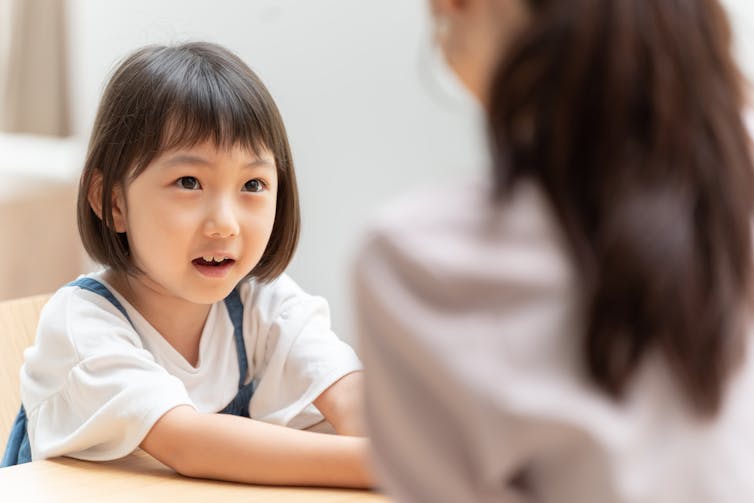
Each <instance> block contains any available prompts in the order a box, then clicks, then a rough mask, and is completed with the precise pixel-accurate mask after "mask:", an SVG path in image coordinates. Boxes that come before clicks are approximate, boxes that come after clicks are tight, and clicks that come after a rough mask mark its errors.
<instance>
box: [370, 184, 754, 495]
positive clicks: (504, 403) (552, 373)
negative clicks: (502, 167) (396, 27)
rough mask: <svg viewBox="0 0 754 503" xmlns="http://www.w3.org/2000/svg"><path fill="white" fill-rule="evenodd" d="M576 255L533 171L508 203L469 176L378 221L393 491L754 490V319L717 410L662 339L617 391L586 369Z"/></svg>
mask: <svg viewBox="0 0 754 503" xmlns="http://www.w3.org/2000/svg"><path fill="white" fill-rule="evenodd" d="M572 264H573V259H572V256H571V253H570V252H569V248H568V245H567V243H566V240H565V237H564V236H563V233H562V230H561V229H560V227H559V225H558V224H557V222H556V219H555V218H554V214H553V211H552V209H551V205H550V203H549V202H548V200H547V198H546V197H545V196H544V194H543V192H542V191H541V190H540V189H539V188H538V186H537V185H536V184H533V183H526V182H524V183H520V184H519V185H518V186H517V188H516V189H515V190H514V191H513V192H512V194H511V195H510V197H509V198H508V199H507V200H505V201H504V202H500V203H494V202H493V198H492V195H491V193H490V189H489V187H488V186H486V185H485V184H484V183H462V184H458V183H456V184H454V185H452V186H447V187H441V188H438V189H436V190H433V191H431V192H425V193H423V194H421V195H418V196H414V197H411V198H408V199H406V200H405V201H404V202H403V203H399V204H397V205H395V206H393V207H392V208H391V209H390V210H389V211H387V212H385V213H383V214H382V215H381V216H380V217H379V218H378V220H377V221H376V223H375V225H374V226H373V228H372V232H371V233H370V234H369V238H368V241H367V244H366V246H365V248H364V250H363V251H362V253H361V255H360V257H359V259H358V261H357V264H356V268H355V271H356V291H357V296H358V298H357V305H358V306H360V308H361V311H360V313H359V315H360V327H359V328H360V331H361V334H362V339H361V341H360V342H361V345H362V348H363V355H364V359H365V365H366V366H367V368H368V370H369V374H368V380H367V385H368V389H367V392H366V396H367V398H368V414H369V415H370V424H371V433H372V435H373V440H374V445H375V449H376V452H377V460H378V469H379V470H380V471H381V472H382V473H383V474H386V475H387V477H386V480H387V485H388V488H389V489H391V490H392V491H393V493H394V494H395V495H396V496H398V498H399V500H401V501H438V502H441V501H448V502H451V501H454V502H455V501H501V500H503V501H505V500H504V499H503V498H504V495H505V496H508V497H509V498H511V501H518V500H517V499H516V498H520V501H532V502H533V501H536V502H579V503H589V502H595V503H611V502H616V503H617V502H620V503H639V502H658V501H662V502H663V503H674V502H679V503H680V502H684V503H687V502H695V501H698V502H708V501H709V502H713V501H714V502H720V503H722V502H731V503H732V502H737V503H738V502H741V501H752V500H754V480H752V478H751V477H750V476H749V470H750V467H751V466H754V450H752V449H751V448H750V446H752V445H754V407H752V406H751V402H750V397H751V396H754V354H751V353H752V350H751V344H750V340H751V339H752V337H754V325H751V324H750V325H749V326H750V328H749V330H748V335H747V336H746V345H745V347H746V356H745V358H743V365H742V366H741V367H740V368H739V370H738V371H737V372H736V373H734V374H733V375H732V378H731V380H730V384H729V385H728V388H727V393H726V396H725V397H724V400H723V403H722V407H721V409H720V412H719V414H718V415H717V416H715V417H713V418H703V417H702V418H700V417H699V416H698V414H696V413H695V412H694V411H693V410H692V409H691V408H690V405H689V403H688V400H687V399H686V397H685V395H684V392H683V390H682V389H680V387H679V385H678V383H677V381H676V379H675V378H674V376H673V375H672V373H671V372H670V370H669V369H668V366H667V364H666V362H665V359H664V358H663V357H662V356H661V355H660V354H659V353H658V352H657V351H654V352H651V353H650V354H648V355H647V357H646V358H645V360H644V361H643V363H642V364H641V365H640V367H639V368H638V370H637V371H636V373H635V375H634V376H633V378H632V380H631V383H630V386H629V388H628V389H627V390H626V394H625V396H624V398H623V400H618V399H614V398H612V397H610V396H608V394H607V393H605V392H604V391H602V390H601V389H599V388H598V387H597V386H596V385H595V384H593V382H592V381H591V379H590V378H589V377H588V375H587V373H586V372H585V370H584V362H583V351H582V349H581V346H580V344H579V343H580V341H581V340H582V338H583V335H582V334H583V332H584V325H585V319H584V318H585V317H584V314H583V313H584V310H583V301H584V299H583V285H582V283H581V279H580V276H579V275H578V274H577V273H576V271H575V268H574V266H573V265H572ZM667 302H668V303H672V302H674V299H672V298H668V299H667Z"/></svg>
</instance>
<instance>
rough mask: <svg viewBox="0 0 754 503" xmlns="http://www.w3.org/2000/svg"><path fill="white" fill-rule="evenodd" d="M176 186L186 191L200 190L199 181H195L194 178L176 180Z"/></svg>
mask: <svg viewBox="0 0 754 503" xmlns="http://www.w3.org/2000/svg"><path fill="white" fill-rule="evenodd" d="M175 183H176V185H178V187H180V188H182V189H186V190H198V189H200V188H201V185H199V180H197V179H196V177H193V176H182V177H180V178H179V179H178V180H176V182H175Z"/></svg>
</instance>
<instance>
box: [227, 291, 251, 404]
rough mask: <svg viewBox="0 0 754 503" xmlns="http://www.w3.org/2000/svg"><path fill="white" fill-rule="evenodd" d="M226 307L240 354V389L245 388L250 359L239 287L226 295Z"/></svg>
mask: <svg viewBox="0 0 754 503" xmlns="http://www.w3.org/2000/svg"><path fill="white" fill-rule="evenodd" d="M225 307H226V308H227V310H228V316H230V321H231V322H232V323H233V339H235V341H236V353H237V356H238V374H239V375H238V389H241V388H243V386H244V381H245V380H246V375H247V374H248V373H249V361H248V359H247V358H246V343H245V342H244V340H243V302H241V294H240V293H238V288H234V289H233V291H232V292H230V294H229V295H228V296H227V297H225Z"/></svg>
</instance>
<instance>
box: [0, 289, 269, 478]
mask: <svg viewBox="0 0 754 503" xmlns="http://www.w3.org/2000/svg"><path fill="white" fill-rule="evenodd" d="M69 286H77V287H79V288H82V289H84V290H89V291H90V292H94V293H96V294H98V295H101V296H102V297H104V298H105V299H107V300H108V301H109V302H110V303H111V304H112V305H113V306H115V307H116V308H117V309H118V311H120V312H121V313H123V316H125V317H126V319H127V320H128V322H129V323H131V326H133V322H132V321H131V318H129V316H128V313H127V312H126V310H125V308H124V307H123V305H122V304H121V303H120V302H118V299H116V298H115V296H114V295H113V294H112V292H111V291H110V290H108V289H107V287H105V285H103V284H102V283H100V282H99V281H97V280H95V279H92V278H79V279H77V280H76V281H74V282H72V283H69ZM225 307H226V308H227V309H228V314H229V315H230V320H231V322H232V323H233V338H234V339H235V341H236V353H237V356H238V370H239V377H238V393H236V396H235V397H234V398H233V400H231V401H230V403H229V404H228V405H226V406H225V408H224V409H223V410H221V411H220V413H221V414H232V415H234V416H242V417H249V401H250V400H251V396H252V395H253V394H254V381H251V382H249V383H248V384H244V381H245V380H246V377H247V375H248V373H249V362H248V360H247V358H246V344H245V343H244V340H243V303H242V302H241V295H240V294H239V293H238V289H237V288H236V289H233V291H232V292H230V295H228V296H227V297H226V298H225ZM29 461H31V446H30V445H29V435H28V432H27V431H26V411H25V410H24V407H23V405H22V406H21V410H20V411H19V413H18V416H16V420H15V422H14V423H13V427H12V428H11V432H10V437H9V438H8V444H7V446H6V448H5V454H4V455H3V460H2V462H1V463H0V468H4V467H6V466H13V465H20V464H22V463H28V462H29Z"/></svg>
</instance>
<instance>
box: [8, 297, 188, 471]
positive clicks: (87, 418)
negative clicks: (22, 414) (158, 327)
mask: <svg viewBox="0 0 754 503" xmlns="http://www.w3.org/2000/svg"><path fill="white" fill-rule="evenodd" d="M24 356H25V363H24V366H23V368H22V370H21V396H22V401H23V403H24V406H25V408H26V410H27V415H28V418H29V419H28V433H29V440H30V443H31V447H32V458H33V459H44V458H49V457H54V456H61V455H65V456H71V457H75V458H80V459H87V460H94V461H103V460H110V459H116V458H119V457H123V456H125V455H128V454H129V453H131V452H132V451H133V450H134V449H136V448H137V447H138V445H139V444H140V443H141V441H142V440H143V439H144V437H145V436H146V435H147V433H148V432H149V430H150V429H151V427H152V426H153V425H154V423H155V422H156V421H157V420H158V419H159V418H160V417H161V416H162V415H163V414H165V413H166V412H167V411H169V410H170V409H172V408H174V407H176V406H178V405H184V404H186V405H192V404H191V400H190V399H189V397H188V394H187V392H186V389H185V387H184V385H183V383H181V381H180V380H179V379H177V378H175V377H173V376H171V375H170V374H168V373H167V372H166V371H165V370H164V369H163V368H162V367H160V366H159V365H158V364H157V363H156V362H155V360H154V358H153V357H152V355H151V353H150V352H149V351H147V350H146V349H144V347H143V346H142V344H141V340H140V338H139V336H138V334H136V333H135V331H134V330H133V328H132V327H131V325H130V324H129V323H128V321H127V320H126V319H125V317H124V316H123V315H122V314H120V313H119V312H117V310H116V309H115V308H114V307H113V306H111V305H110V304H109V302H108V301H107V300H105V299H104V298H101V297H99V296H98V295H96V294H94V293H91V292H86V291H83V290H80V289H77V288H73V287H67V288H64V289H62V290H60V291H59V292H58V293H57V294H56V295H55V296H53V298H52V299H51V300H50V302H49V303H48V305H47V306H45V308H44V310H43V313H42V316H41V318H40V323H39V328H38V330H37V340H36V343H35V345H34V346H33V347H31V348H29V349H28V350H27V351H26V353H25V355H24Z"/></svg>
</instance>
